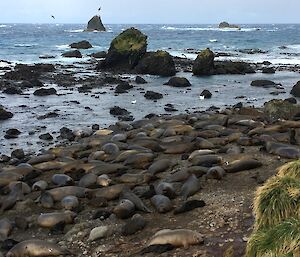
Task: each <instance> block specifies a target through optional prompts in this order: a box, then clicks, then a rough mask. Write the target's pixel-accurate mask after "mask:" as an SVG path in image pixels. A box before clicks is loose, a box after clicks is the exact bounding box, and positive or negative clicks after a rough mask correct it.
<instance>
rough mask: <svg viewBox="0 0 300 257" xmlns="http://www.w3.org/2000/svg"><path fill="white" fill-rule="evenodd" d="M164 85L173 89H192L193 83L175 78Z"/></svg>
mask: <svg viewBox="0 0 300 257" xmlns="http://www.w3.org/2000/svg"><path fill="white" fill-rule="evenodd" d="M164 85H169V86H171V87H190V86H191V83H190V82H189V81H188V80H187V79H186V78H182V77H173V78H170V80H169V81H168V82H167V83H165V84H164Z"/></svg>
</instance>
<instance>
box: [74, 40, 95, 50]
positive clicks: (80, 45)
mask: <svg viewBox="0 0 300 257" xmlns="http://www.w3.org/2000/svg"><path fill="white" fill-rule="evenodd" d="M70 47H71V48H76V49H89V48H92V47H93V46H92V45H91V43H90V42H89V41H87V40H83V41H80V42H76V43H72V44H71V45H70Z"/></svg>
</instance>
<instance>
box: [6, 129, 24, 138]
mask: <svg viewBox="0 0 300 257" xmlns="http://www.w3.org/2000/svg"><path fill="white" fill-rule="evenodd" d="M20 134H21V131H19V130H18V129H15V128H13V129H9V130H7V131H6V134H5V135H4V138H6V139H11V138H17V137H18V136H19V135H20Z"/></svg>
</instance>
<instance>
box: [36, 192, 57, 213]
mask: <svg viewBox="0 0 300 257" xmlns="http://www.w3.org/2000/svg"><path fill="white" fill-rule="evenodd" d="M38 202H39V203H40V204H41V206H42V207H43V208H46V209H51V208H53V206H54V199H53V197H52V195H51V194H50V193H49V192H42V193H41V196H40V198H39V199H38Z"/></svg>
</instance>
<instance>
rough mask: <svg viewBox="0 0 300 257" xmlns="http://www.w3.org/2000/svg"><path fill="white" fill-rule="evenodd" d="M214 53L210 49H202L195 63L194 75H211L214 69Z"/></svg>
mask: <svg viewBox="0 0 300 257" xmlns="http://www.w3.org/2000/svg"><path fill="white" fill-rule="evenodd" d="M214 58H215V55H214V53H213V52H212V51H211V50H210V49H209V48H207V49H205V50H202V51H201V52H200V53H199V54H198V56H197V58H196V60H195V62H194V65H193V74H194V75H198V76H201V75H211V74H213V70H214Z"/></svg>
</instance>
